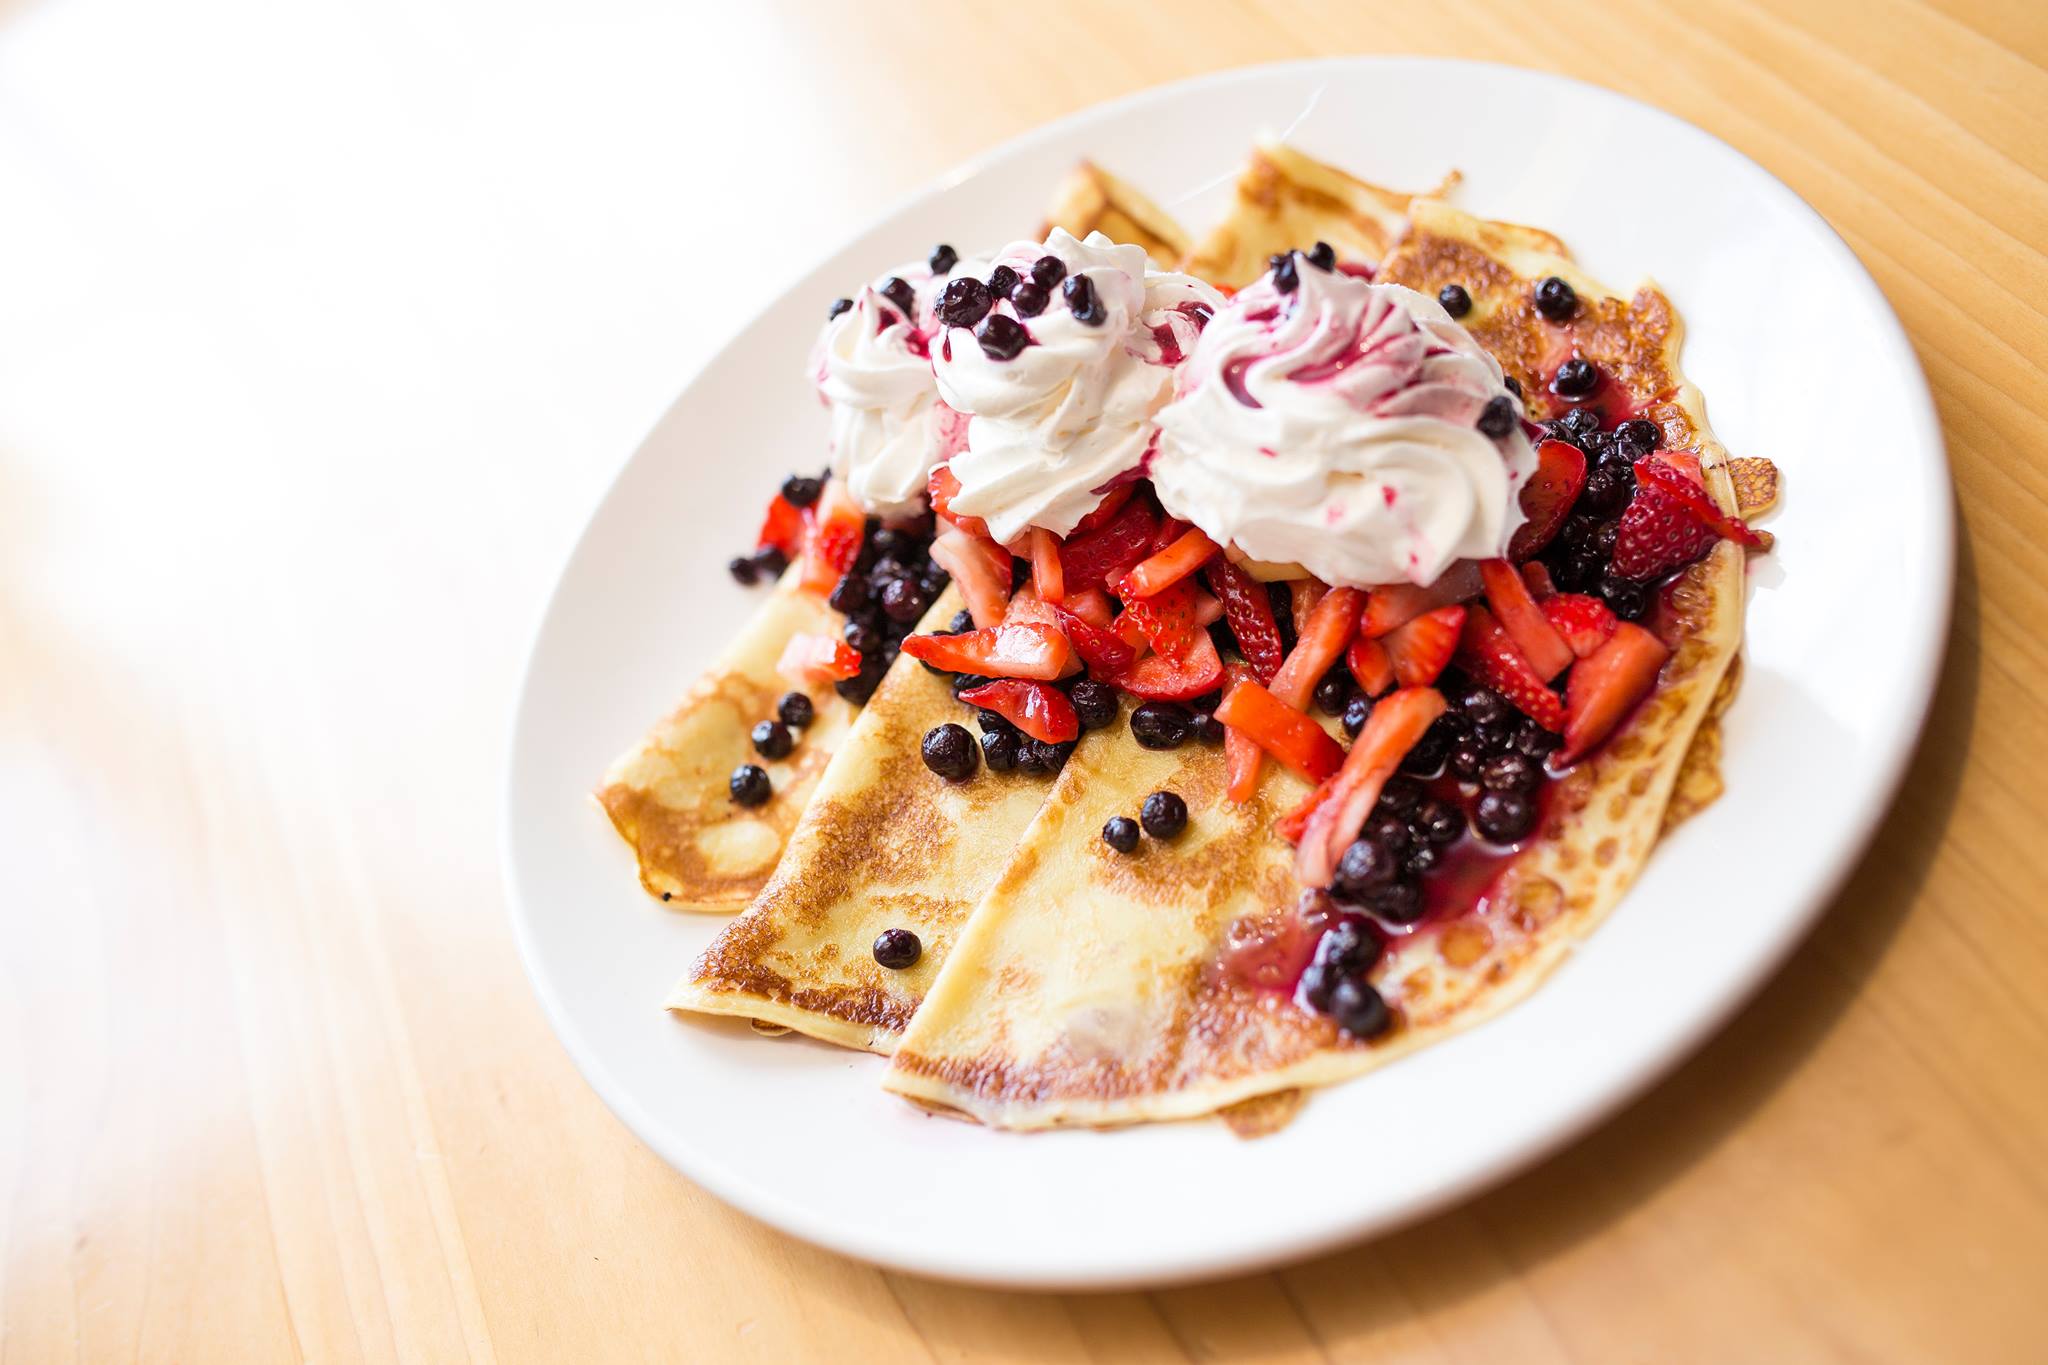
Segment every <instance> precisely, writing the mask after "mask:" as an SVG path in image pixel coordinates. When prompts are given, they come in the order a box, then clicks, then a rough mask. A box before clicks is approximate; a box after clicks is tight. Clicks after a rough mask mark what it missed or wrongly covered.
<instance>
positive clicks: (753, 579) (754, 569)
mask: <svg viewBox="0 0 2048 1365" xmlns="http://www.w3.org/2000/svg"><path fill="white" fill-rule="evenodd" d="M851 306H852V305H851V304H849V305H848V307H851ZM824 489H825V481H824V479H822V478H812V477H811V476H810V475H808V474H792V475H790V476H789V477H788V478H786V479H784V480H783V481H782V489H781V492H782V498H783V501H785V502H787V503H788V504H789V505H790V506H791V507H795V508H798V509H802V508H805V507H809V506H810V505H811V504H812V503H814V502H816V501H817V500H818V495H819V494H820V493H822V492H823V491H824ZM788 567H789V556H788V555H785V554H784V553H783V552H782V551H781V550H779V549H777V548H776V547H775V546H773V545H763V546H762V547H761V548H759V549H758V550H755V551H754V552H753V553H752V554H744V555H734V556H733V557H732V558H731V559H729V560H727V561H726V564H725V570H726V572H727V573H729V574H731V575H732V577H733V581H734V582H735V583H738V584H739V585H740V586H741V587H743V588H751V587H753V586H754V585H755V584H756V583H759V582H761V581H762V580H764V579H765V580H766V581H768V582H770V583H773V582H774V581H775V580H776V579H778V578H780V577H781V576H782V571H783V570H784V569H786V568H788Z"/></svg>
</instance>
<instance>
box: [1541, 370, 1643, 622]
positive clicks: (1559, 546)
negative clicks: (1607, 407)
mask: <svg viewBox="0 0 2048 1365" xmlns="http://www.w3.org/2000/svg"><path fill="white" fill-rule="evenodd" d="M1569 363H1570V362H1567V364H1569ZM1596 382H1597V381H1596ZM1604 428H1605V422H1604V419H1603V418H1602V415H1601V413H1600V411H1599V410H1598V409H1597V408H1587V407H1581V408H1573V409H1572V410H1571V411H1570V412H1567V413H1566V414H1565V415H1564V416H1563V417H1560V418H1558V419H1556V420H1555V421H1550V422H1545V423H1544V424H1543V430H1544V435H1545V436H1546V437H1548V438H1549V439H1551V440H1557V441H1567V442H1570V443H1571V444H1572V445H1575V446H1577V447H1578V448H1579V449H1580V450H1582V451H1584V452H1585V453H1586V483H1585V486H1584V487H1582V488H1581V489H1580V490H1579V496H1578V500H1577V501H1575V502H1574V503H1573V504H1572V510H1571V515H1570V516H1569V517H1568V518H1567V519H1566V520H1565V523H1564V526H1563V527H1562V528H1561V529H1560V530H1559V531H1558V534H1557V537H1556V538H1555V539H1554V540H1552V541H1551V542H1550V544H1549V545H1547V546H1545V547H1544V549H1543V554H1542V556H1541V558H1542V560H1543V563H1544V566H1545V567H1546V568H1548V569H1549V570H1550V578H1551V581H1552V582H1554V583H1556V584H1557V586H1558V588H1559V589H1560V590H1561V591H1564V592H1584V593H1593V594H1595V595H1597V596H1598V597H1600V598H1601V599H1603V600H1604V601H1605V602H1606V603H1607V605H1608V606H1609V607H1610V608H1612V609H1613V611H1614V614H1615V615H1616V616H1619V617H1621V618H1622V619H1623V620H1624V621H1640V620H1641V619H1642V618H1643V617H1644V616H1645V615H1647V614H1648V613H1649V610H1650V606H1651V601H1652V597H1651V593H1650V589H1649V587H1648V585H1646V584H1643V583H1639V582H1637V581H1636V580H1634V579H1632V578H1624V577H1622V576H1621V575H1620V574H1617V573H1615V572H1614V571H1613V567H1612V566H1613V561H1614V542H1615V538H1616V536H1617V534H1618V532H1619V530H1620V519H1621V514H1622V512H1623V511H1624V510H1625V509H1626V508H1627V507H1628V504H1629V499H1630V498H1632V497H1634V496H1635V491H1636V475H1635V463H1636V461H1637V460H1640V459H1641V458H1643V456H1645V455H1647V454H1649V453H1650V452H1651V451H1653V450H1655V449H1656V448H1657V445H1658V443H1659V441H1660V440H1661V434H1660V433H1659V432H1658V430H1657V425H1656V423H1654V422H1646V421H1644V420H1643V419H1641V418H1633V419H1631V420H1629V421H1626V422H1622V423H1620V424H1619V425H1617V426H1615V427H1614V428H1613V429H1612V430H1607V429H1604Z"/></svg>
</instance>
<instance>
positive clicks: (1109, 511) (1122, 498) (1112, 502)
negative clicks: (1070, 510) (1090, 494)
mask: <svg viewBox="0 0 2048 1365" xmlns="http://www.w3.org/2000/svg"><path fill="white" fill-rule="evenodd" d="M1137 491H1138V485H1137V484H1136V483H1120V484H1118V485H1117V486H1116V487H1114V488H1112V489H1110V490H1109V491H1108V492H1107V493H1104V494H1103V495H1102V501H1101V502H1098V503H1096V504H1095V510H1094V511H1093V512H1090V513H1089V514H1088V515H1087V516H1085V517H1083V518H1081V519H1080V520H1079V521H1077V522H1075V523H1074V529H1073V530H1071V531H1069V532H1067V534H1068V535H1070V536H1078V535H1085V534H1086V533H1088V532H1089V531H1092V530H1094V529H1095V528H1096V527H1098V526H1101V525H1103V524H1105V523H1107V522H1108V521H1109V519H1110V518H1111V517H1113V516H1115V515H1116V514H1117V511H1118V509H1119V508H1121V507H1122V506H1123V505H1124V504H1125V503H1127V502H1129V501H1130V500H1131V494H1133V493H1135V492H1137Z"/></svg>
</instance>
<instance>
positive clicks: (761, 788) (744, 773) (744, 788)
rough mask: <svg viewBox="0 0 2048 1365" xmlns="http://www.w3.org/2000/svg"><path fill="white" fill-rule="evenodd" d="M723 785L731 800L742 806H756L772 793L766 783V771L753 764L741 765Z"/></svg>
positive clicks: (771, 789) (768, 784) (772, 788)
mask: <svg viewBox="0 0 2048 1365" xmlns="http://www.w3.org/2000/svg"><path fill="white" fill-rule="evenodd" d="M725 785H726V789H727V790H728V791H730V792H731V793H732V799H733V800H734V801H737V802H738V803H739V804H740V805H742V806H758V805H760V804H761V803H762V802H763V801H766V800H767V799H768V797H769V795H770V793H772V792H773V791H774V787H773V786H771V785H770V783H769V781H768V770H767V769H766V768H763V767H760V766H759V765H757V764H753V763H742V764H740V766H739V767H737V768H734V769H733V770H732V777H731V778H730V779H729V780H728V781H727V782H726V784H725Z"/></svg>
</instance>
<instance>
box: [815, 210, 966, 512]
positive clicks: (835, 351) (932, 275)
mask: <svg viewBox="0 0 2048 1365" xmlns="http://www.w3.org/2000/svg"><path fill="white" fill-rule="evenodd" d="M985 269H986V267H985V265H983V263H981V262H979V261H961V260H959V259H958V258H957V257H956V256H954V254H953V252H952V250H951V248H941V249H940V250H939V251H938V252H935V253H934V254H933V257H932V259H931V261H930V262H929V263H927V264H909V265H905V266H902V267H901V268H899V269H897V270H894V271H891V272H889V273H888V274H886V275H883V276H881V277H880V278H878V279H876V280H875V281H874V283H872V284H870V285H867V286H866V287H864V288H863V289H861V291H860V292H859V293H858V294H856V295H854V297H853V298H851V299H839V300H837V301H835V302H834V303H833V305H832V311H831V314H830V316H829V317H828V318H827V319H826V322H825V325H824V327H823V328H821V329H820V330H819V333H818V341H817V344H816V345H815V346H814V347H813V348H812V350H811V365H810V373H811V378H812V380H813V381H814V382H815V383H816V384H817V386H818V396H819V397H820V398H821V399H822V400H823V401H824V403H825V406H826V407H827V408H829V409H830V410H831V414H832V436H831V447H830V453H831V462H832V472H833V474H835V475H837V476H838V478H839V479H840V480H841V481H842V482H843V483H845V485H846V487H847V490H848V491H849V492H851V493H852V494H853V497H854V500H855V501H856V502H858V503H859V504H860V505H861V508H862V510H863V511H866V512H868V513H869V514H871V515H873V516H878V517H882V518H885V519H889V520H896V519H901V518H904V517H910V516H915V515H916V514H917V513H919V512H921V511H923V510H924V505H925V485H926V482H927V480H928V479H929V478H930V476H931V471H932V468H933V466H935V465H937V464H940V463H941V462H943V461H944V460H946V459H947V458H948V457H949V456H951V455H952V454H953V452H954V451H956V450H958V449H959V448H960V446H961V444H962V443H963V441H964V439H965V428H966V422H965V419H963V418H962V417H961V416H960V414H958V413H956V412H954V411H952V410H951V409H950V408H948V407H947V406H946V405H945V404H944V403H942V402H939V401H938V400H937V398H936V395H935V394H934V392H933V389H932V365H931V338H932V333H933V331H934V329H935V324H934V323H933V321H932V301H933V299H934V297H935V296H936V294H937V292H938V290H939V289H940V288H941V287H942V286H943V285H944V284H945V283H946V281H947V280H948V279H949V278H951V277H952V276H954V275H959V274H963V273H964V274H967V275H973V274H975V273H977V272H981V271H985Z"/></svg>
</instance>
